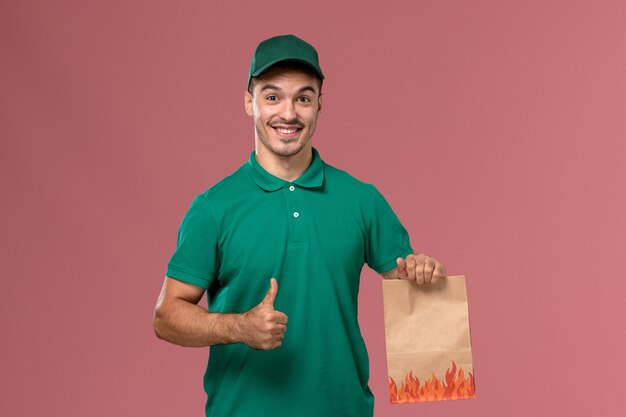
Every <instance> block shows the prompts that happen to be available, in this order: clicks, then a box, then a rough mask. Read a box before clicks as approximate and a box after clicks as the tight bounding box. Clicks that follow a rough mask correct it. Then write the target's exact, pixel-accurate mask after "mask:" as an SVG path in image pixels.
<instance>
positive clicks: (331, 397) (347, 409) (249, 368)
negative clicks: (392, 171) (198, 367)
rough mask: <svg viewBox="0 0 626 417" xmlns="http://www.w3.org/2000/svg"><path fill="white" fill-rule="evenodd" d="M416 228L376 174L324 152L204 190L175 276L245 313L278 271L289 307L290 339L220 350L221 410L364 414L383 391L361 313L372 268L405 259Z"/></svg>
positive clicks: (210, 370) (318, 416)
mask: <svg viewBox="0 0 626 417" xmlns="http://www.w3.org/2000/svg"><path fill="white" fill-rule="evenodd" d="M412 252H413V251H412V249H411V246H410V244H409V236H408V234H407V232H406V230H405V228H404V227H403V226H402V224H401V223H400V221H399V220H398V218H397V217H396V215H395V214H394V212H393V211H392V209H391V207H390V206H389V204H388V203H387V202H386V201H385V199H384V197H383V196H382V195H381V194H380V193H379V192H378V190H376V188H375V187H374V186H373V185H371V184H365V183H363V182H361V181H359V180H357V179H355V178H353V177H352V176H350V175H349V174H348V173H346V172H344V171H341V170H338V169H336V168H334V167H332V166H330V165H328V164H326V163H325V162H323V161H322V159H321V158H320V156H319V153H318V152H317V150H315V149H313V160H312V162H311V165H310V166H309V167H308V169H307V170H306V171H305V172H304V173H303V174H302V175H301V176H300V177H299V178H298V179H297V180H295V181H293V182H287V181H284V180H281V179H279V178H277V177H274V176H273V175H271V174H270V173H268V172H267V171H265V170H264V169H263V168H262V167H261V166H260V165H259V164H258V162H257V161H256V158H255V154H254V151H253V152H252V153H251V154H250V159H249V161H248V162H247V163H245V164H244V165H243V166H241V168H239V169H238V170H237V171H235V172H234V173H233V174H232V175H230V176H228V177H226V178H224V179H223V180H222V181H220V182H219V183H217V184H216V185H214V186H213V187H211V188H210V189H208V190H207V191H205V192H204V193H202V194H200V195H198V196H197V197H196V198H195V199H194V200H193V203H192V204H191V207H190V208H189V211H188V212H187V214H186V215H185V217H184V219H183V221H182V224H181V226H180V229H179V233H178V244H177V248H176V251H175V253H174V255H173V256H172V258H171V260H170V262H169V264H168V267H167V276H169V277H172V278H176V279H178V280H181V281H184V282H187V283H191V284H194V285H197V286H200V287H203V288H206V289H207V294H208V300H209V310H211V311H215V312H244V311H247V310H249V309H251V308H253V307H254V306H256V305H257V304H259V303H260V302H261V300H262V299H263V298H264V297H265V294H266V293H267V291H268V289H269V286H270V278H271V277H275V278H276V280H277V281H278V293H277V296H276V301H275V303H274V308H275V309H276V310H278V311H282V312H283V313H285V314H287V316H288V317H289V322H288V324H287V331H286V333H285V338H284V339H283V341H282V346H281V347H279V348H277V349H274V350H255V349H252V348H250V347H248V346H247V345H245V344H243V343H237V344H229V345H215V346H211V348H210V355H209V361H208V366H207V370H206V373H205V377H204V388H205V391H206V393H207V396H208V399H207V403H206V415H207V416H211V417H239V416H242V417H251V416H253V417H282V416H285V417H298V416H302V417H304V416H311V417H335V416H336V417H350V416H355V417H364V416H372V415H373V409H374V397H373V395H372V392H371V391H370V388H369V386H368V384H367V382H368V378H369V362H368V356H367V350H366V348H365V343H364V342H363V338H362V337H361V332H360V329H359V324H358V321H357V310H358V309H357V295H358V291H359V282H360V274H361V269H362V268H363V265H364V263H367V264H368V265H369V266H370V267H371V268H372V269H374V270H375V271H376V272H379V273H381V272H385V271H388V270H390V269H393V268H394V267H395V266H396V258H397V257H398V256H402V257H403V258H404V257H406V256H407V255H409V254H410V253H412Z"/></svg>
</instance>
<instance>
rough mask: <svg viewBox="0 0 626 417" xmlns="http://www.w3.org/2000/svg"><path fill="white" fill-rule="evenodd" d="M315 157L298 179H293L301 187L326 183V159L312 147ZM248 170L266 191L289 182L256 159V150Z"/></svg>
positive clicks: (314, 186) (251, 157)
mask: <svg viewBox="0 0 626 417" xmlns="http://www.w3.org/2000/svg"><path fill="white" fill-rule="evenodd" d="M312 150H313V159H312V160H311V165H309V167H308V168H307V169H306V170H305V171H304V172H303V173H302V175H300V176H299V177H298V179H296V180H295V181H293V183H294V184H296V185H297V186H299V187H304V188H317V187H321V186H322V184H323V183H324V161H322V159H321V158H320V154H319V152H317V149H315V148H312ZM248 172H249V173H250V175H251V177H252V179H253V180H254V182H255V183H256V185H258V186H259V187H260V188H262V189H263V190H265V191H276V190H279V189H281V188H282V187H284V186H285V184H289V182H288V181H285V180H283V179H280V178H278V177H275V176H273V175H272V174H270V173H269V172H267V171H266V170H265V169H264V168H263V167H262V166H261V165H259V163H258V162H257V160H256V157H255V151H252V152H251V153H250V159H249V160H248Z"/></svg>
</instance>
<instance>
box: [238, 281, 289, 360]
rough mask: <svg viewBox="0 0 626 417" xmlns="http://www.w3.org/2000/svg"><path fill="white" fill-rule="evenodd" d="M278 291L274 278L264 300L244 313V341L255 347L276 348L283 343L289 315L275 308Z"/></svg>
mask: <svg viewBox="0 0 626 417" xmlns="http://www.w3.org/2000/svg"><path fill="white" fill-rule="evenodd" d="M277 293H278V283H277V282H276V279H275V278H272V279H271V280H270V289H269V291H268V292H267V294H266V295H265V298H263V301H261V303H260V304H258V305H257V306H256V307H254V308H252V309H250V310H249V311H247V312H245V313H243V317H244V320H243V323H244V324H243V327H244V328H243V329H242V330H243V335H244V337H243V342H244V343H245V344H246V345H248V346H250V347H251V348H253V349H276V348H277V347H279V346H280V345H282V340H283V338H284V337H285V331H286V330H287V315H286V314H285V313H281V312H280V311H276V310H274V301H275V300H276V294H277Z"/></svg>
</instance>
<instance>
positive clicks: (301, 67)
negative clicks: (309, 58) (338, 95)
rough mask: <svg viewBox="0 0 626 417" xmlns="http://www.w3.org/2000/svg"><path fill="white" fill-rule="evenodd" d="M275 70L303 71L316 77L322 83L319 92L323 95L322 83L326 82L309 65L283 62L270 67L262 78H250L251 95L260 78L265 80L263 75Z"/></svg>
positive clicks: (249, 89)
mask: <svg viewBox="0 0 626 417" xmlns="http://www.w3.org/2000/svg"><path fill="white" fill-rule="evenodd" d="M274 69H277V70H282V71H303V72H306V73H307V74H309V75H311V76H313V77H315V78H316V79H317V80H318V81H319V83H320V91H319V92H320V94H321V93H322V83H323V82H324V80H322V79H321V78H320V76H319V75H317V73H316V72H315V71H313V69H312V68H311V67H310V66H309V65H307V64H305V63H303V62H300V61H281V62H278V63H276V64H274V65H272V66H271V67H269V68H268V69H266V70H265V71H263V73H262V74H261V75H260V76H258V77H251V78H250V84H248V92H249V93H250V94H252V91H254V85H255V84H256V82H257V80H258V79H259V78H263V75H264V74H265V73H266V72H268V71H270V70H274Z"/></svg>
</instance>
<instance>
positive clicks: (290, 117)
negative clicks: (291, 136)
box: [279, 100, 298, 122]
mask: <svg viewBox="0 0 626 417" xmlns="http://www.w3.org/2000/svg"><path fill="white" fill-rule="evenodd" d="M279 116H280V118H281V119H283V120H285V121H286V122H295V121H296V120H298V117H297V115H296V106H295V105H294V103H293V101H291V100H284V101H283V105H282V107H281V109H280V115H279Z"/></svg>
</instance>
